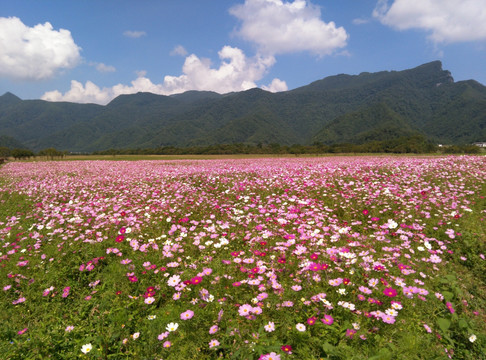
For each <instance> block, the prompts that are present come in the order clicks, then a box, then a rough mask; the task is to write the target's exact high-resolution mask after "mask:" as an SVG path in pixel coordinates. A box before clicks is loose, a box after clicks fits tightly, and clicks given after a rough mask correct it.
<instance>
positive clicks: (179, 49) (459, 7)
mask: <svg viewBox="0 0 486 360" xmlns="http://www.w3.org/2000/svg"><path fill="white" fill-rule="evenodd" d="M484 24H486V0H388V1H386V0H339V1H337V0H312V1H304V0H292V1H285V0H231V1H228V0H207V1H204V0H165V1H156V0H139V1H135V0H133V1H128V0H103V1H100V0H83V1H81V0H78V1H76V0H69V1H60V0H57V1H54V0H43V1H32V0H11V1H10V0H5V1H2V6H1V8H0V94H3V93H4V92H7V91H10V92H12V93H14V94H16V95H17V96H19V97H20V98H22V99H39V98H42V99H45V100H50V101H73V102H94V103H100V104H106V103H108V102H109V101H110V100H111V99H113V98H114V97H116V96H118V95H120V94H124V93H136V92H138V91H150V92H154V93H158V94H165V95H169V94H173V93H178V92H183V91H186V90H212V91H217V92H219V93H226V92H230V91H242V90H246V89H249V88H252V87H255V86H258V87H261V88H263V89H266V90H269V91H284V90H287V89H288V90H290V89H294V88H296V87H299V86H303V85H307V84H309V83H310V82H312V81H315V80H318V79H322V78H324V77H326V76H330V75H335V74H340V73H346V74H359V73H360V72H363V71H368V72H375V71H382V70H403V69H407V68H412V67H415V66H418V65H421V64H423V63H426V62H430V61H434V60H441V61H442V63H443V68H444V69H446V70H450V71H451V72H452V75H453V77H454V79H455V80H456V81H460V80H468V79H475V80H477V81H479V82H481V83H482V84H486V26H485V25H484Z"/></svg>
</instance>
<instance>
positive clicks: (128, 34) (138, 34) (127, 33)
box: [123, 30, 147, 39]
mask: <svg viewBox="0 0 486 360" xmlns="http://www.w3.org/2000/svg"><path fill="white" fill-rule="evenodd" d="M123 35H125V36H126V37H129V38H133V39H137V38H139V37H142V36H145V35H147V33H146V32H145V31H132V30H127V31H124V32H123Z"/></svg>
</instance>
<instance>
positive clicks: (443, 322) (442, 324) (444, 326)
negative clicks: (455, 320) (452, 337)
mask: <svg viewBox="0 0 486 360" xmlns="http://www.w3.org/2000/svg"><path fill="white" fill-rule="evenodd" d="M437 325H439V328H440V329H441V330H442V331H443V332H447V330H449V328H450V326H451V322H450V321H449V320H448V319H444V318H440V319H437Z"/></svg>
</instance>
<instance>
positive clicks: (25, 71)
mask: <svg viewBox="0 0 486 360" xmlns="http://www.w3.org/2000/svg"><path fill="white" fill-rule="evenodd" d="M80 50H81V48H80V47H79V46H77V45H76V44H75V43H74V40H73V38H72V36H71V32H69V31H68V30H65V29H60V30H54V29H53V27H52V25H51V24H50V23H48V22H46V23H45V24H38V25H35V26H34V27H29V26H26V25H25V24H24V23H23V22H22V21H21V20H20V19H19V18H17V17H8V18H5V17H0V77H10V78H14V79H22V80H42V79H47V78H50V77H52V76H54V75H55V73H56V72H57V71H58V70H59V69H67V68H72V67H74V66H76V65H77V64H78V62H79V61H80V58H81V57H80V54H79V52H80Z"/></svg>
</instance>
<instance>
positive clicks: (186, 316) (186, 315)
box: [181, 310, 194, 320]
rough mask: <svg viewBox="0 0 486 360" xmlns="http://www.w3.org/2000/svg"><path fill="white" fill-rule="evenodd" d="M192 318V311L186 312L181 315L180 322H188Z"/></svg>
mask: <svg viewBox="0 0 486 360" xmlns="http://www.w3.org/2000/svg"><path fill="white" fill-rule="evenodd" d="M193 316H194V311H192V310H187V311H184V312H183V313H182V314H181V320H189V319H192V317H193Z"/></svg>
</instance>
